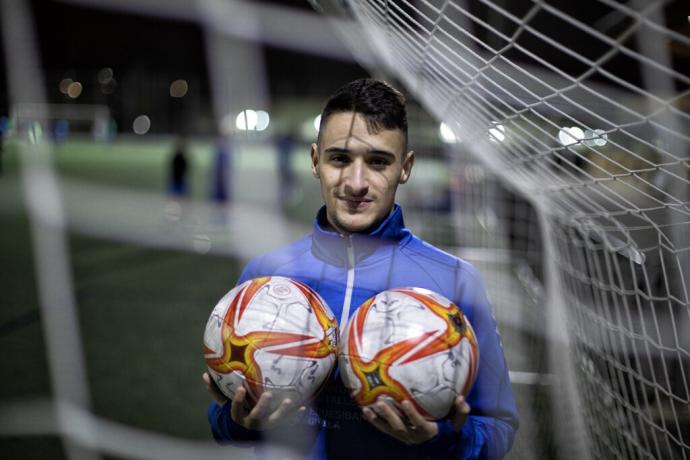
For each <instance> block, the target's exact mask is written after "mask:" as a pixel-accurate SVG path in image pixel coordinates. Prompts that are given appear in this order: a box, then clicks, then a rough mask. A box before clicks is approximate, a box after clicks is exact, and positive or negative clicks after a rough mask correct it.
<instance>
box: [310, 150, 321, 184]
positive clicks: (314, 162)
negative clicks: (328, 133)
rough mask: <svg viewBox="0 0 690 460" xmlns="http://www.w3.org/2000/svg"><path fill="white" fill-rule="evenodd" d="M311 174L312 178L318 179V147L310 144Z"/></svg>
mask: <svg viewBox="0 0 690 460" xmlns="http://www.w3.org/2000/svg"><path fill="white" fill-rule="evenodd" d="M310 154H311V173H312V175H313V176H314V177H316V178H317V179H319V168H318V166H319V146H318V145H316V144H311V152H310Z"/></svg>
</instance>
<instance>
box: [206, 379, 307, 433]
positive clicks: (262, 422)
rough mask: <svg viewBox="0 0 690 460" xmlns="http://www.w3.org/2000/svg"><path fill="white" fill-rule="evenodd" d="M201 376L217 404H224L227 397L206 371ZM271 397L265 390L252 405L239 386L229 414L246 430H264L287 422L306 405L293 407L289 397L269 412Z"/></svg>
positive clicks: (299, 413)
mask: <svg viewBox="0 0 690 460" xmlns="http://www.w3.org/2000/svg"><path fill="white" fill-rule="evenodd" d="M202 378H203V380H204V383H205V384H206V388H207V390H208V392H209V393H210V394H211V396H212V397H213V399H214V400H215V401H216V402H217V403H218V405H219V406H223V405H225V403H227V402H228V398H226V397H225V396H224V395H223V393H221V391H220V390H219V389H218V386H217V385H216V384H215V383H214V382H213V381H212V380H211V377H210V376H209V375H208V373H206V372H204V374H203V376H202ZM272 398H273V395H272V394H271V393H270V392H268V391H266V392H264V393H262V394H261V396H260V397H259V400H258V401H257V402H256V404H255V405H254V406H253V407H252V405H251V404H250V403H249V400H248V398H247V390H246V389H245V388H244V387H239V388H238V389H237V391H235V396H234V397H233V398H232V405H231V407H230V416H231V417H232V420H233V421H234V422H235V423H237V424H238V425H242V426H243V427H244V428H247V429H248V430H266V429H270V428H274V427H276V426H278V425H281V424H283V423H286V422H289V421H291V420H293V419H294V418H296V417H298V416H300V415H301V414H302V413H304V411H305V410H306V407H304V406H302V407H294V406H295V405H294V404H293V402H292V401H291V400H290V399H284V400H283V401H282V402H281V403H280V405H279V406H278V408H277V409H276V410H275V411H273V412H271V413H269V412H268V409H269V406H270V403H271V399H272Z"/></svg>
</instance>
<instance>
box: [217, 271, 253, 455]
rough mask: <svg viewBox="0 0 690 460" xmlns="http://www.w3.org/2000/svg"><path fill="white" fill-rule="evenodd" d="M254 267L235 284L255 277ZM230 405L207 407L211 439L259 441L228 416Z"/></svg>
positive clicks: (221, 440) (220, 440)
mask: <svg viewBox="0 0 690 460" xmlns="http://www.w3.org/2000/svg"><path fill="white" fill-rule="evenodd" d="M255 265H256V264H255V262H254V261H252V262H250V263H249V264H247V266H246V267H245V268H244V270H243V271H242V274H241V275H240V277H239V278H238V280H237V284H241V283H244V282H245V281H247V280H250V279H252V278H255V277H256V276H255V272H256V270H255ZM231 405H232V403H231V402H230V401H228V402H227V403H225V404H224V405H223V406H222V407H221V406H219V405H218V404H217V403H216V402H215V401H212V402H211V404H210V405H209V406H208V414H207V416H208V422H209V424H210V425H211V433H212V434H213V438H214V439H215V440H216V441H218V442H220V443H223V442H233V441H234V442H252V441H259V440H260V439H261V432H260V431H256V430H248V429H246V428H244V427H243V426H242V425H239V424H237V423H235V421H234V420H233V419H232V416H231V415H230V407H231Z"/></svg>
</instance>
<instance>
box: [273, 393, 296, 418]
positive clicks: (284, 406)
mask: <svg viewBox="0 0 690 460" xmlns="http://www.w3.org/2000/svg"><path fill="white" fill-rule="evenodd" d="M292 408H293V403H292V400H290V399H287V398H286V399H283V402H281V403H280V406H278V409H276V410H275V411H274V412H273V413H272V414H271V415H270V416H269V418H268V420H269V422H276V421H279V420H281V419H282V418H283V417H286V416H287V413H288V412H290V410H291V409H292Z"/></svg>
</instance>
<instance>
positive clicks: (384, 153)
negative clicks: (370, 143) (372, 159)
mask: <svg viewBox="0 0 690 460" xmlns="http://www.w3.org/2000/svg"><path fill="white" fill-rule="evenodd" d="M367 153H368V154H369V155H381V156H384V157H389V158H391V159H393V160H395V154H394V153H393V152H389V151H388V150H369V152H367Z"/></svg>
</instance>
